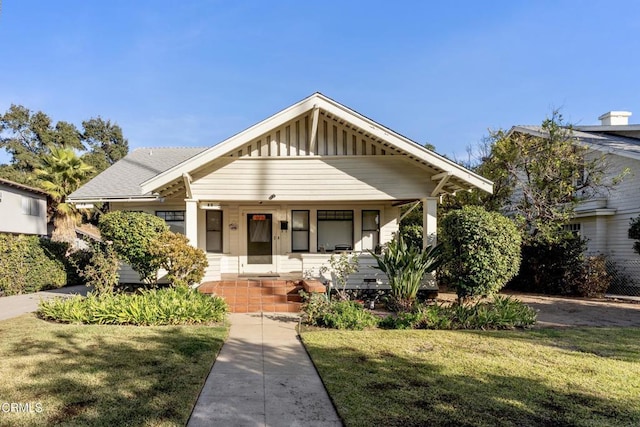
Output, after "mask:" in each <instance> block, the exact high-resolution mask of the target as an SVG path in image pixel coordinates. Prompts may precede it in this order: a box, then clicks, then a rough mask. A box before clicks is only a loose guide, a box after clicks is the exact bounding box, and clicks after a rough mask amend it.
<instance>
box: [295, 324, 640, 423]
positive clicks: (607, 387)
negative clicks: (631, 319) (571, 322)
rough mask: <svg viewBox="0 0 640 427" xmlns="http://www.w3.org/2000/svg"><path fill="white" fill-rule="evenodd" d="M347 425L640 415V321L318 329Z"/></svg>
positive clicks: (323, 362)
mask: <svg viewBox="0 0 640 427" xmlns="http://www.w3.org/2000/svg"><path fill="white" fill-rule="evenodd" d="M302 338H303V341H304V344H305V346H306V347H307V349H308V351H309V353H310V355H311V357H312V359H313V361H314V363H315V365H316V367H317V368H318V371H319V372H320V375H321V377H322V380H323V381H324V383H325V385H326V387H327V390H328V391H329V394H330V395H331V398H332V399H333V401H334V403H335V405H336V407H337V409H338V412H339V413H340V416H341V417H342V418H343V420H344V421H345V424H346V425H347V426H370V425H384V426H403V427H408V426H423V425H434V426H547V425H554V426H603V425H607V426H632V425H633V426H635V425H640V329H639V328H620V329H613V328H583V329H562V330H560V329H539V330H535V331H491V332H484V331H412V330H409V331H381V330H371V331H365V332H352V331H335V330H311V331H306V332H303V334H302Z"/></svg>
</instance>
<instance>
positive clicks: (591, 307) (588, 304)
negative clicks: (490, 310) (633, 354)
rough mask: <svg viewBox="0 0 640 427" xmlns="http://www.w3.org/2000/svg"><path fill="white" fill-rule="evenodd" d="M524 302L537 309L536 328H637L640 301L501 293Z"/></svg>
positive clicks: (444, 295) (447, 297) (446, 297)
mask: <svg viewBox="0 0 640 427" xmlns="http://www.w3.org/2000/svg"><path fill="white" fill-rule="evenodd" d="M501 294H502V295H509V296H512V297H514V298H517V299H519V300H520V301H522V302H524V303H525V304H527V305H528V306H529V307H531V308H533V309H534V310H536V311H537V312H538V322H537V323H536V327H539V328H548V327H568V326H603V327H630V326H635V327H640V303H638V302H629V301H622V300H615V299H608V298H567V297H556V296H549V295H537V294H526V293H520V292H511V291H508V292H501ZM438 299H442V300H446V301H453V300H455V299H456V295H455V294H453V293H449V292H446V293H440V294H439V295H438Z"/></svg>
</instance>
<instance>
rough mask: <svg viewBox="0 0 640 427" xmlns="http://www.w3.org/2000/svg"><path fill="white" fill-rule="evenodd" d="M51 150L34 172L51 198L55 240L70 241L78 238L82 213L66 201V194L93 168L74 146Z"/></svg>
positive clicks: (79, 183) (76, 186)
mask: <svg viewBox="0 0 640 427" xmlns="http://www.w3.org/2000/svg"><path fill="white" fill-rule="evenodd" d="M50 151H51V152H50V153H49V154H48V155H46V156H44V157H43V159H42V164H41V167H40V168H39V169H36V170H35V174H36V176H37V177H38V178H39V180H40V185H41V187H42V188H43V189H44V190H46V191H47V192H48V193H49V196H50V197H51V200H52V204H51V206H50V208H51V212H52V215H53V225H54V230H53V235H52V239H53V240H56V241H63V242H70V243H71V242H73V241H74V240H75V237H76V235H75V226H76V224H77V222H78V220H79V216H80V215H79V212H78V210H77V209H76V207H75V206H74V205H72V204H70V203H67V202H66V197H67V196H68V195H69V194H70V193H72V192H73V191H75V190H76V189H77V188H78V187H80V185H81V184H82V183H83V182H84V180H85V178H86V177H87V176H88V175H89V174H91V173H92V172H93V167H91V166H89V165H87V164H86V163H85V162H83V161H82V159H80V158H79V157H78V156H77V155H76V154H75V152H74V151H73V150H72V149H71V148H61V147H53V148H51V150H50Z"/></svg>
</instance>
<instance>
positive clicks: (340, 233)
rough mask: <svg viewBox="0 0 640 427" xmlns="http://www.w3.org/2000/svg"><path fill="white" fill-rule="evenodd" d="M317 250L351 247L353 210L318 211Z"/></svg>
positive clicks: (349, 248)
mask: <svg viewBox="0 0 640 427" xmlns="http://www.w3.org/2000/svg"><path fill="white" fill-rule="evenodd" d="M317 234H318V252H333V251H344V250H351V249H353V211H347V210H335V211H333V210H319V211H318V233H317Z"/></svg>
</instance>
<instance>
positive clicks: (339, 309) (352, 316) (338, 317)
mask: <svg viewBox="0 0 640 427" xmlns="http://www.w3.org/2000/svg"><path fill="white" fill-rule="evenodd" d="M377 324H378V318H377V317H376V316H375V315H373V314H372V313H371V312H369V311H366V310H365V309H364V308H363V307H362V304H360V303H358V302H356V301H333V302H331V305H330V306H329V310H328V311H327V312H325V313H324V314H323V315H322V326H326V327H327V328H332V329H350V330H356V331H361V330H363V329H366V328H373V327H375V326H376V325H377Z"/></svg>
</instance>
